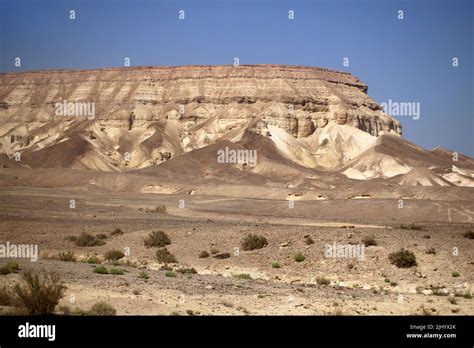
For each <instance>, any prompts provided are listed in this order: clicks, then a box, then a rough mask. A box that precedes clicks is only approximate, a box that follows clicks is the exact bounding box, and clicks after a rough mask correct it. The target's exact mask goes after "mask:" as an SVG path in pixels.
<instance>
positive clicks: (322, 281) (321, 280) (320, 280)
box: [316, 277, 331, 285]
mask: <svg viewBox="0 0 474 348" xmlns="http://www.w3.org/2000/svg"><path fill="white" fill-rule="evenodd" d="M316 283H317V284H319V285H329V284H331V281H330V280H329V279H327V278H324V277H317V278H316Z"/></svg>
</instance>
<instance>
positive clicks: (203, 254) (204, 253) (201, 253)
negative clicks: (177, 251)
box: [199, 250, 209, 259]
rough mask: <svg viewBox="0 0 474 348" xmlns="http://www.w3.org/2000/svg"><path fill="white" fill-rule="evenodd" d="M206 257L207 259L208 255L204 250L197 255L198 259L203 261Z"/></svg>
mask: <svg viewBox="0 0 474 348" xmlns="http://www.w3.org/2000/svg"><path fill="white" fill-rule="evenodd" d="M206 257H209V253H208V252H207V251H206V250H203V251H201V252H200V253H199V258H200V259H205V258H206Z"/></svg>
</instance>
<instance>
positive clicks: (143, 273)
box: [138, 271, 150, 279]
mask: <svg viewBox="0 0 474 348" xmlns="http://www.w3.org/2000/svg"><path fill="white" fill-rule="evenodd" d="M138 278H140V279H148V278H150V276H149V275H148V273H146V272H143V271H142V272H140V273H138Z"/></svg>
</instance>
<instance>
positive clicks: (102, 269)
mask: <svg viewBox="0 0 474 348" xmlns="http://www.w3.org/2000/svg"><path fill="white" fill-rule="evenodd" d="M92 272H94V273H97V274H109V270H108V269H107V268H105V267H104V266H97V267H95V268H94V269H93V270H92Z"/></svg>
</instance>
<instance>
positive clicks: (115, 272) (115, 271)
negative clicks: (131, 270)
mask: <svg viewBox="0 0 474 348" xmlns="http://www.w3.org/2000/svg"><path fill="white" fill-rule="evenodd" d="M109 273H110V274H113V275H123V273H124V270H123V269H122V268H111V269H110V270H109Z"/></svg>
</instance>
